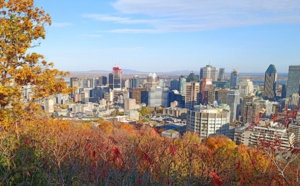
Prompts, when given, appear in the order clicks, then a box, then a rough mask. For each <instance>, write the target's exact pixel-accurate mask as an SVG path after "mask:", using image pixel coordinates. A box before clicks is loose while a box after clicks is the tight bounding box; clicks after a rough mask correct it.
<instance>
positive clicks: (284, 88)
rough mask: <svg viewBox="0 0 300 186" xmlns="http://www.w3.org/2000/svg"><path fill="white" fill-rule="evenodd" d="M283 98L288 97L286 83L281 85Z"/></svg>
mask: <svg viewBox="0 0 300 186" xmlns="http://www.w3.org/2000/svg"><path fill="white" fill-rule="evenodd" d="M281 98H286V85H285V84H283V85H282V86H281Z"/></svg>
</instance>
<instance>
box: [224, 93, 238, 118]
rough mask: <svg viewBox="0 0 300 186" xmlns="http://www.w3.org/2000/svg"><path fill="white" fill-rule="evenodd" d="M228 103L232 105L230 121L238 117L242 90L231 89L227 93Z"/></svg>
mask: <svg viewBox="0 0 300 186" xmlns="http://www.w3.org/2000/svg"><path fill="white" fill-rule="evenodd" d="M227 104H228V105H229V107H230V122H233V121H234V120H235V119H237V113H238V112H237V111H238V106H239V105H240V92H239V91H238V90H230V91H229V92H228V94H227Z"/></svg>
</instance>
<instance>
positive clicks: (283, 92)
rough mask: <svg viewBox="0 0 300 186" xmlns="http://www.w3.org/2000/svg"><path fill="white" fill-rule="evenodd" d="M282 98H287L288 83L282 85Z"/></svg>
mask: <svg viewBox="0 0 300 186" xmlns="http://www.w3.org/2000/svg"><path fill="white" fill-rule="evenodd" d="M299 89H300V88H299ZM299 94H300V93H299ZM281 98H286V85H285V84H283V85H281Z"/></svg>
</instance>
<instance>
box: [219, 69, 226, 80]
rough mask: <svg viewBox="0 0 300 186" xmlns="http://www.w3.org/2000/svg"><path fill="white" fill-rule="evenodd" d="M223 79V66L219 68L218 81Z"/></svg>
mask: <svg viewBox="0 0 300 186" xmlns="http://www.w3.org/2000/svg"><path fill="white" fill-rule="evenodd" d="M224 80H225V68H220V69H219V76H218V81H224Z"/></svg>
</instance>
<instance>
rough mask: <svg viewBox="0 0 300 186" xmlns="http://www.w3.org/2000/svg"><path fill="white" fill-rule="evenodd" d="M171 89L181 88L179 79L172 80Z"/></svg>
mask: <svg viewBox="0 0 300 186" xmlns="http://www.w3.org/2000/svg"><path fill="white" fill-rule="evenodd" d="M170 90H179V81H178V80H177V79H173V80H172V81H171V82H170Z"/></svg>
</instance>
